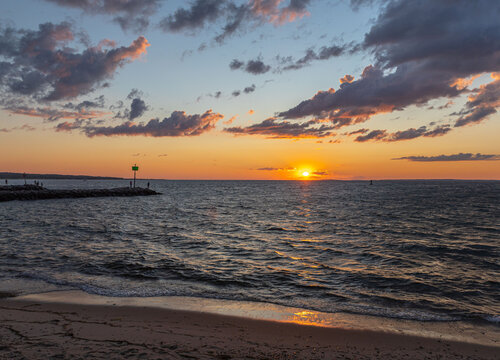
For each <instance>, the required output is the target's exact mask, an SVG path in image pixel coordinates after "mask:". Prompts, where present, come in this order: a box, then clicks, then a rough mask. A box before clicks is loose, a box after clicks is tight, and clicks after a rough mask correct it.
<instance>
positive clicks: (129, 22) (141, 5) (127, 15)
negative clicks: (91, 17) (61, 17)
mask: <svg viewBox="0 0 500 360" xmlns="http://www.w3.org/2000/svg"><path fill="white" fill-rule="evenodd" d="M45 1H48V2H51V3H55V4H57V5H59V6H64V7H71V8H77V9H81V10H82V11H84V12H86V13H88V14H107V15H115V17H114V19H113V21H115V22H116V23H118V24H119V25H120V26H121V28H122V29H123V30H133V31H137V32H139V31H143V30H145V29H146V28H147V27H148V25H149V18H150V16H151V15H153V14H154V13H156V11H157V10H158V9H159V6H160V0H45Z"/></svg>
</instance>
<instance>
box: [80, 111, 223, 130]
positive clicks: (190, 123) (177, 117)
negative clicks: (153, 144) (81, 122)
mask: <svg viewBox="0 0 500 360" xmlns="http://www.w3.org/2000/svg"><path fill="white" fill-rule="evenodd" d="M222 118H224V116H223V115H221V114H219V113H214V112H212V110H208V111H206V112H205V113H203V114H201V115H199V114H196V115H188V114H186V113H185V112H184V111H174V112H173V113H172V114H171V115H170V116H169V117H166V118H164V119H163V120H160V119H152V120H150V121H149V122H148V123H146V124H135V123H133V122H131V121H127V122H126V123H124V124H121V125H118V126H86V127H85V128H83V131H84V132H85V134H86V135H87V136H88V137H94V136H120V135H126V136H138V135H141V136H154V137H164V136H197V135H201V134H202V133H204V132H208V131H210V130H212V129H213V128H214V127H215V125H216V123H217V122H218V121H219V120H220V119H222Z"/></svg>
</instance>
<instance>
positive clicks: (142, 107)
mask: <svg viewBox="0 0 500 360" xmlns="http://www.w3.org/2000/svg"><path fill="white" fill-rule="evenodd" d="M146 110H148V107H147V105H146V103H145V102H144V100H142V99H140V98H135V99H134V100H132V104H130V114H129V117H128V119H129V120H134V119H136V118H138V117H141V116H142V115H143V114H144V113H145V112H146Z"/></svg>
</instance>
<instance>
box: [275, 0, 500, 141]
mask: <svg viewBox="0 0 500 360" xmlns="http://www.w3.org/2000/svg"><path fill="white" fill-rule="evenodd" d="M362 3H367V1H353V2H352V4H353V5H361V4H362ZM499 13H500V2H497V1H489V0H478V1H473V2H471V1H467V0H457V1H453V2H450V1H448V0H422V1H403V0H393V1H390V2H388V4H387V5H386V6H385V7H383V10H382V12H381V14H380V15H379V16H378V18H377V19H376V21H375V22H374V25H373V26H372V27H371V29H370V31H369V32H368V33H367V34H366V35H365V39H364V41H363V43H362V44H361V45H360V46H359V47H358V48H361V47H362V48H364V49H365V50H366V51H369V52H372V53H373V55H374V57H375V59H376V62H375V63H374V65H373V66H368V67H366V68H365V70H364V71H363V74H362V75H361V77H360V78H359V79H357V80H353V81H352V82H344V83H343V84H341V86H340V88H339V89H338V90H337V91H335V90H333V89H330V90H327V91H320V92H318V93H317V94H316V95H315V96H313V97H312V98H310V99H308V100H305V101H302V102H301V103H299V104H298V105H296V106H294V107H292V108H290V109H289V110H286V111H283V112H281V113H279V114H278V115H279V117H280V118H281V119H285V120H286V119H301V118H304V117H307V116H313V117H314V118H317V119H323V120H329V121H331V122H332V123H333V124H335V125H336V126H338V127H341V126H347V125H352V124H355V123H360V122H364V121H367V120H368V119H370V118H371V117H372V116H374V115H376V114H381V113H388V112H393V111H397V110H403V109H405V108H407V107H409V106H412V105H424V104H426V103H427V102H428V101H430V100H433V99H440V98H448V99H451V98H454V97H457V96H459V95H462V94H465V93H469V92H470V91H471V90H469V89H468V86H469V84H470V82H471V80H470V79H473V78H474V77H475V76H478V75H480V74H484V73H496V72H498V71H500V22H499V21H498V14H499ZM316 55H317V54H316V53H311V55H309V57H307V54H306V57H305V58H304V63H307V61H308V59H310V58H313V59H314V57H315V56H316ZM495 79H496V78H495ZM346 80H347V79H346ZM497 81H498V79H496V80H494V81H493V82H492V83H490V84H488V85H486V86H483V87H481V88H480V89H474V90H472V91H473V92H476V93H477V94H476V96H475V97H474V96H471V98H473V99H472V100H470V101H469V102H468V103H467V104H466V106H465V108H464V109H463V110H462V112H461V113H460V117H459V118H458V120H457V122H456V124H455V126H463V125H466V124H471V123H477V122H479V121H482V120H483V119H485V118H486V117H487V116H489V115H491V114H493V113H494V112H496V108H497V107H498V106H499V105H500V104H499V103H498V101H497V100H496V99H498V98H499V95H500V90H499V86H498V83H497ZM379 131H382V132H383V130H376V131H375V132H372V133H368V134H366V135H365V136H360V137H358V139H359V140H358V141H363V140H364V139H377V138H378V137H382V138H384V139H385V141H388V139H395V140H397V139H399V138H401V139H404V138H412V137H413V138H414V137H418V135H420V133H422V134H427V135H421V136H438V135H442V134H443V133H446V132H449V131H450V128H440V129H436V130H435V132H432V133H430V132H429V131H430V130H425V131H423V130H419V129H414V130H413V131H410V130H406V131H404V132H399V133H394V134H389V135H387V136H389V138H386V135H384V134H383V133H380V132H379ZM365 141H366V140H365Z"/></svg>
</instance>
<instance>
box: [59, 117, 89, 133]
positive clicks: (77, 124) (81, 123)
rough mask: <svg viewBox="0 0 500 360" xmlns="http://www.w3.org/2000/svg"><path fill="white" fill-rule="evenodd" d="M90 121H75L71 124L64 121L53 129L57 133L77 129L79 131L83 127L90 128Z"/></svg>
mask: <svg viewBox="0 0 500 360" xmlns="http://www.w3.org/2000/svg"><path fill="white" fill-rule="evenodd" d="M90 125H91V121H89V120H84V119H76V120H74V121H73V122H71V121H64V122H62V123H59V124H57V125H56V127H55V129H56V131H57V132H72V131H74V130H77V129H81V128H82V127H84V126H90Z"/></svg>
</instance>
